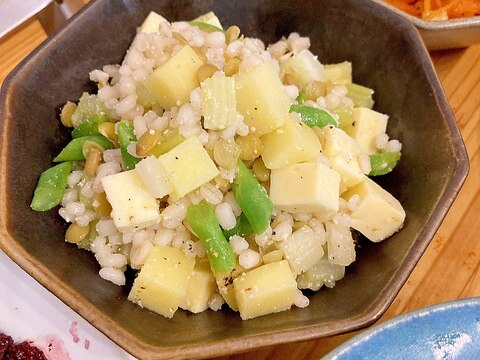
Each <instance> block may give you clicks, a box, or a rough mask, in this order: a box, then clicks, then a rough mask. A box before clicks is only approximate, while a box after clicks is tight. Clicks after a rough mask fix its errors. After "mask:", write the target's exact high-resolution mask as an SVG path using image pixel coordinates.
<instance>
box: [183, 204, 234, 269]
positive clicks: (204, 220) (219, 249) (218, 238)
mask: <svg viewBox="0 0 480 360" xmlns="http://www.w3.org/2000/svg"><path fill="white" fill-rule="evenodd" d="M187 222H188V224H189V225H190V227H191V228H192V230H193V231H194V232H195V234H196V235H197V236H198V238H199V239H200V241H201V242H202V244H203V247H204V248H205V250H206V253H207V257H208V260H209V261H210V265H211V266H212V267H213V269H214V270H215V271H218V272H220V273H228V272H230V271H231V270H232V269H233V268H234V266H235V256H234V254H233V251H232V249H231V248H230V245H229V244H228V242H227V240H226V239H225V237H224V236H223V233H222V230H221V228H220V225H219V223H218V220H217V218H216V216H215V211H214V210H213V208H212V207H211V206H210V205H208V204H207V203H206V202H205V201H202V202H200V203H198V204H197V205H190V207H189V208H188V210H187Z"/></svg>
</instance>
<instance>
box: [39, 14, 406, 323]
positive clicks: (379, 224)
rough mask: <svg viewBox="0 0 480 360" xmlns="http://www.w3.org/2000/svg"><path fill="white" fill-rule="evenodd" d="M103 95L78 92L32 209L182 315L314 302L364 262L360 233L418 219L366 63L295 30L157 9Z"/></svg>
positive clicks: (388, 231)
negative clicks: (261, 29) (365, 82)
mask: <svg viewBox="0 0 480 360" xmlns="http://www.w3.org/2000/svg"><path fill="white" fill-rule="evenodd" d="M89 79H90V80H91V81H93V82H95V83H96V84H97V85H98V92H96V93H92V94H89V93H84V94H83V95H82V96H81V98H80V99H78V100H77V101H74V102H67V103H66V104H65V105H64V107H63V109H62V112H61V115H60V120H61V122H62V124H63V125H65V126H66V127H68V128H70V129H71V132H72V140H71V141H70V142H69V143H68V144H67V145H66V147H65V148H64V149H63V150H62V151H61V152H60V153H59V154H58V155H57V156H56V157H55V158H54V162H55V163H58V164H57V165H55V166H53V167H51V168H49V169H47V170H46V171H45V172H43V173H42V174H41V176H40V179H39V181H38V185H37V188H36V190H35V193H34V197H33V200H32V203H31V207H32V209H33V210H36V211H46V210H50V209H53V208H55V207H56V206H58V205H60V208H59V210H58V213H59V214H60V216H61V217H62V218H63V219H64V220H65V221H66V222H68V223H70V225H69V227H68V229H67V231H66V234H65V240H66V241H67V242H69V243H72V244H76V245H77V246H78V247H79V248H81V249H85V250H88V251H91V252H92V253H93V254H94V256H95V258H96V259H97V261H98V263H99V275H100V276H101V277H102V278H103V279H105V280H108V281H110V282H112V283H114V284H116V285H119V286H122V285H125V282H126V279H125V271H126V270H127V267H130V268H132V269H134V270H136V271H137V274H136V277H135V280H134V282H133V286H132V289H130V293H129V296H128V299H129V300H131V301H133V302H135V303H136V304H138V305H140V306H142V307H145V308H147V309H149V310H152V311H154V312H157V313H159V314H161V315H163V316H166V317H172V316H173V315H174V314H175V312H176V311H177V310H178V309H179V308H180V309H184V310H187V311H190V312H192V313H199V312H202V311H205V310H207V309H211V310H214V311H217V310H220V309H227V308H230V309H231V310H233V311H238V312H239V314H240V316H241V318H242V319H251V318H254V317H257V316H261V315H265V314H269V313H274V312H279V311H284V310H288V309H290V308H291V307H292V305H295V306H297V307H300V308H303V307H306V306H308V304H309V298H308V297H307V295H309V294H310V293H311V292H312V291H317V290H319V289H320V288H321V287H323V286H325V287H329V288H331V287H333V286H334V285H335V283H336V281H338V280H340V279H341V278H343V276H344V275H345V268H346V267H347V266H348V265H350V264H351V263H352V262H353V261H354V260H355V241H354V236H352V233H357V232H358V233H360V234H362V235H363V236H364V237H366V238H367V239H369V240H371V241H373V242H379V241H382V240H384V239H386V238H388V237H390V236H391V235H392V234H394V233H395V232H396V231H398V230H399V229H400V228H401V227H402V225H403V222H404V219H405V212H404V210H403V208H402V206H401V204H400V203H399V202H398V201H397V200H396V199H395V198H394V197H393V196H392V195H391V194H390V193H388V192H387V191H386V190H384V189H382V188H381V187H380V186H379V185H378V184H377V183H376V182H375V181H373V180H372V179H373V178H374V177H375V176H380V175H385V174H387V173H389V172H391V171H392V170H393V169H394V168H395V166H396V164H397V163H398V161H399V160H400V156H401V149H402V145H401V143H400V141H399V140H397V139H391V138H390V137H389V135H388V134H387V132H386V130H387V124H388V116H387V115H386V114H382V113H379V112H377V111H375V110H373V109H372V108H373V105H374V101H373V94H374V91H373V90H372V89H369V88H367V87H364V86H362V85H359V84H356V83H353V82H352V64H351V63H350V62H348V61H345V62H342V63H338V64H322V63H321V62H320V61H319V59H318V58H317V56H316V55H315V54H314V53H312V51H311V50H310V39H309V38H308V37H303V36H301V35H299V34H297V33H291V34H290V35H288V36H287V37H284V38H282V39H280V40H279V41H278V42H276V43H273V44H270V45H268V46H265V44H264V43H263V42H262V41H261V40H260V39H256V38H249V37H247V36H246V35H244V34H242V32H241V29H240V28H239V27H237V26H235V25H233V26H230V27H228V28H226V29H224V28H223V26H222V24H221V23H220V21H219V19H218V18H217V17H216V16H215V14H214V13H208V14H205V15H202V16H201V17H199V18H197V19H194V20H192V21H180V22H169V21H167V20H166V19H164V18H163V17H162V16H160V15H159V14H157V13H155V12H151V13H150V14H149V15H148V17H147V18H146V19H145V21H144V22H143V24H142V26H141V27H140V28H139V29H138V31H137V34H136V36H135V38H134V40H133V42H132V44H131V45H130V47H129V49H128V50H127V52H126V55H125V58H124V59H123V62H122V63H121V64H109V65H105V66H103V68H101V69H94V70H92V71H91V72H90V74H89Z"/></svg>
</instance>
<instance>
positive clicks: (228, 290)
mask: <svg viewBox="0 0 480 360" xmlns="http://www.w3.org/2000/svg"><path fill="white" fill-rule="evenodd" d="M244 271H245V269H244V268H243V267H242V266H241V265H239V264H236V265H235V267H234V268H233V270H232V271H230V272H229V273H228V274H222V273H220V272H214V276H215V281H216V282H217V287H218V292H219V293H220V295H222V297H223V299H224V300H225V302H226V303H227V305H228V306H230V308H231V309H232V310H233V311H238V305H237V299H236V298H235V291H234V288H233V281H234V280H235V279H236V278H237V277H238V276H239V275H240V274H242V273H243V272H244Z"/></svg>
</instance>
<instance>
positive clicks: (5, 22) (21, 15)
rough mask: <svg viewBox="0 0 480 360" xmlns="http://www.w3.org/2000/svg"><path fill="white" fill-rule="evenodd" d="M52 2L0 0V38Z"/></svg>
mask: <svg viewBox="0 0 480 360" xmlns="http://www.w3.org/2000/svg"><path fill="white" fill-rule="evenodd" d="M52 1H53V0H21V1H19V0H0V38H1V37H2V36H4V35H6V34H7V33H8V32H9V31H11V30H13V29H14V28H16V27H17V26H18V25H20V24H21V23H23V22H24V21H25V20H27V19H28V18H30V17H32V16H33V15H35V14H36V13H38V12H39V11H41V10H42V9H43V8H44V7H46V6H47V5H48V4H50V3H51V2H52Z"/></svg>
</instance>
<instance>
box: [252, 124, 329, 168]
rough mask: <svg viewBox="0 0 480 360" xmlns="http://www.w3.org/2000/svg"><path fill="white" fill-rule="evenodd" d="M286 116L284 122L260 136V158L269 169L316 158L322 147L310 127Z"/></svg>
mask: <svg viewBox="0 0 480 360" xmlns="http://www.w3.org/2000/svg"><path fill="white" fill-rule="evenodd" d="M293 116H295V115H292V118H287V121H286V122H285V124H284V125H283V126H282V127H281V128H279V129H277V130H274V131H272V132H271V133H270V134H266V135H264V136H262V137H261V141H262V144H263V150H262V158H263V162H264V163H265V166H266V167H267V168H269V169H280V168H283V167H285V166H288V165H291V164H296V163H299V162H303V161H309V160H312V159H314V158H316V157H317V156H318V155H319V154H320V151H321V150H322V147H321V145H320V141H319V140H318V137H317V136H316V135H315V132H314V131H313V130H312V128H310V127H308V126H307V125H305V124H304V123H302V122H301V121H295V120H294V119H293Z"/></svg>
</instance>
